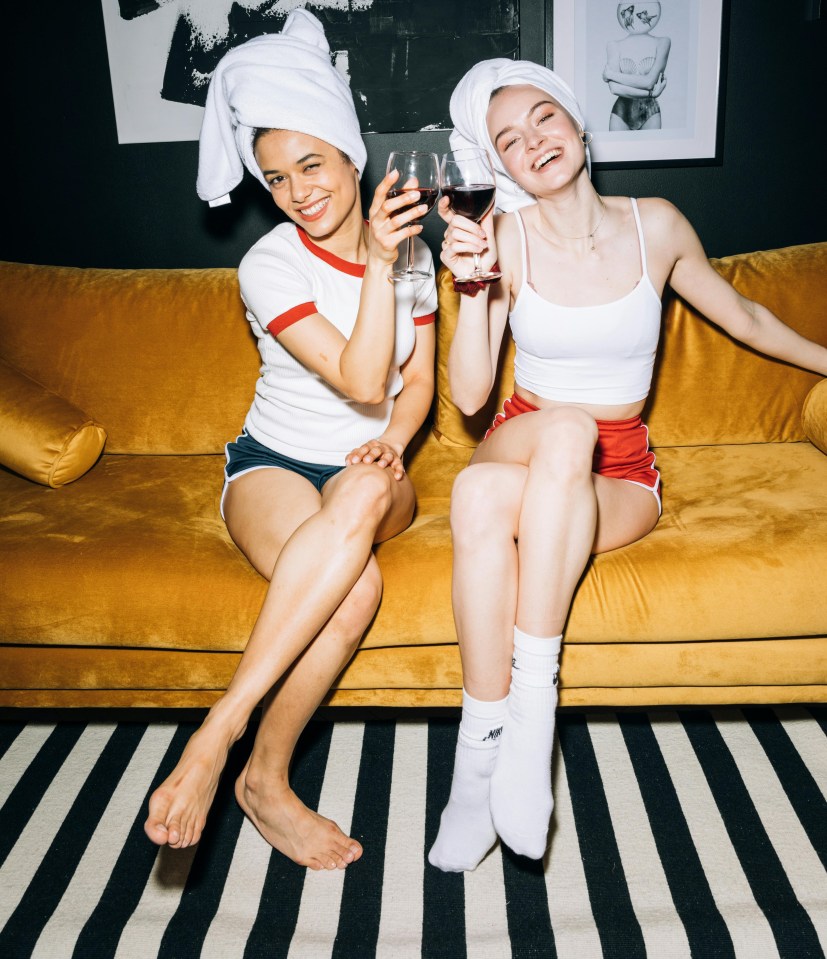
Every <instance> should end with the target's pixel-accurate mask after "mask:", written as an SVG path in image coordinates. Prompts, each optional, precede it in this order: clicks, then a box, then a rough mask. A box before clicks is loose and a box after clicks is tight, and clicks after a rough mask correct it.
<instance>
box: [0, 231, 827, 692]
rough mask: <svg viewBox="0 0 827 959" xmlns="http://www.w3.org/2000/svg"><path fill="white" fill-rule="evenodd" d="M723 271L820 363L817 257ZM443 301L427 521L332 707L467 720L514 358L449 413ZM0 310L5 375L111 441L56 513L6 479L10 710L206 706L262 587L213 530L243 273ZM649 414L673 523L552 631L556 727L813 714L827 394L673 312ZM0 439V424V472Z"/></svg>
mask: <svg viewBox="0 0 827 959" xmlns="http://www.w3.org/2000/svg"><path fill="white" fill-rule="evenodd" d="M715 266H716V268H717V269H719V270H721V272H723V273H724V275H726V276H727V277H728V278H730V279H731V280H732V281H733V282H734V283H735V284H736V286H737V287H738V288H739V289H741V291H742V292H743V293H744V294H745V295H747V296H750V297H752V298H755V299H758V300H762V301H763V302H765V303H766V304H767V305H768V306H770V307H771V308H772V309H774V310H776V311H777V312H778V313H779V315H781V316H782V318H784V319H785V320H786V321H788V322H789V323H791V325H793V326H796V327H797V328H798V329H800V330H801V331H802V332H804V333H806V334H807V335H808V336H811V337H813V338H815V339H818V340H820V341H821V342H823V343H825V342H827V323H825V318H824V312H823V303H824V301H825V294H827V286H826V284H827V244H815V245H812V246H809V247H793V248H789V249H787V250H775V251H764V252H760V253H753V254H744V255H741V256H736V257H728V258H726V259H724V260H720V261H716V262H715ZM439 287H440V294H439V295H440V309H439V319H438V353H437V379H438V396H437V399H436V401H435V405H434V419H433V421H432V422H429V423H428V424H426V426H425V427H423V429H422V430H421V431H420V434H419V435H418V436H417V437H416V438H415V439H414V441H413V442H412V443H411V445H410V447H409V449H408V451H407V452H406V466H407V470H408V473H409V475H410V477H411V480H412V482H413V484H414V486H415V488H416V491H417V503H418V505H417V512H416V516H415V518H414V521H413V523H412V524H411V526H410V527H409V529H407V530H406V531H405V532H404V533H402V534H401V535H399V536H397V537H395V538H394V539H392V540H390V541H388V542H386V543H383V544H381V545H380V546H378V547H377V548H376V556H377V560H378V563H379V567H380V569H381V571H382V576H383V580H384V593H383V598H382V603H381V606H380V608H379V610H378V612H377V615H376V617H375V619H374V621H373V623H372V624H371V626H370V628H369V630H368V631H367V633H366V635H365V637H364V639H363V641H362V644H361V647H360V649H359V651H358V652H357V654H356V656H355V657H354V659H353V661H352V662H351V663H350V665H349V666H348V667H347V668H346V669H345V670H344V671H343V673H342V675H341V676H340V678H339V680H338V681H337V683H336V684H335V686H334V689H333V690H331V693H330V695H329V697H328V702H330V703H332V704H340V705H362V706H365V705H388V706H443V705H457V704H458V703H459V697H460V689H461V668H460V661H459V655H458V649H457V645H456V635H455V630H454V624H453V616H452V610H451V559H452V554H451V536H450V525H449V505H450V495H451V486H452V483H453V481H454V478H455V477H456V475H457V473H459V471H460V470H462V469H463V467H464V466H465V465H466V464H467V463H468V460H469V459H470V457H471V454H472V453H473V450H474V447H475V445H476V443H477V442H478V440H479V438H480V437H481V436H482V433H483V432H484V430H485V429H486V428H487V426H488V425H489V422H490V419H491V418H492V416H493V414H494V412H495V411H496V409H497V407H498V406H499V405H500V404H501V402H502V400H503V399H504V398H505V397H506V396H508V395H510V393H511V391H512V388H513V387H512V382H513V380H512V375H511V364H512V357H513V344H511V343H506V344H505V347H504V349H503V356H502V360H501V374H500V377H499V380H498V384H497V388H496V390H495V391H494V392H495V393H496V396H495V397H494V398H492V401H491V403H490V404H489V407H488V408H487V409H486V410H484V411H483V412H482V413H480V414H479V415H478V416H476V417H471V418H469V417H464V416H462V414H460V413H459V411H458V410H457V408H456V407H455V406H454V405H453V403H452V402H451V400H450V395H449V391H448V386H447V374H446V361H447V352H448V347H449V345H450V339H451V335H452V331H453V329H454V327H455V323H456V314H457V306H458V296H457V295H456V294H455V293H454V292H453V289H452V287H451V284H450V280H449V278H447V277H446V276H445V274H444V273H443V274H441V276H440V278H439ZM0 288H2V291H3V296H1V297H0V353H2V356H3V358H4V359H5V361H7V363H8V364H10V365H11V367H13V368H14V374H15V375H16V376H19V375H22V376H23V377H24V378H26V380H27V381H28V382H29V383H31V381H32V380H34V381H36V382H35V383H34V384H33V385H34V387H36V391H43V390H45V391H51V392H50V393H49V392H47V395H48V396H52V395H53V394H54V393H57V394H59V396H58V397H55V399H59V400H60V402H61V403H68V404H70V405H71V406H72V407H78V408H79V409H82V410H85V411H86V413H87V414H88V417H89V418H92V419H94V420H95V421H96V422H100V423H102V424H104V425H105V427H106V432H107V436H108V439H107V444H106V450H105V452H104V454H103V456H102V457H101V458H100V459H99V461H98V462H97V464H96V465H95V466H94V468H92V469H90V470H89V471H88V472H87V473H86V474H85V475H84V476H83V479H82V481H81V482H76V483H72V484H71V485H68V486H66V487H65V488H63V489H62V490H61V491H60V493H59V494H55V493H54V492H53V491H51V490H49V489H47V488H45V487H44V486H42V485H35V484H34V483H32V482H30V481H28V480H26V479H24V478H22V477H21V476H19V475H16V473H14V472H11V471H10V469H6V470H0V547H2V548H0V705H14V706H96V705H99V706H118V707H123V706H152V705H156V706H180V707H191V706H206V705H209V704H211V703H212V702H214V701H215V699H216V698H217V697H218V696H219V695H220V692H221V691H222V690H223V689H224V688H226V684H227V682H228V681H229V679H230V677H231V676H232V673H233V671H234V669H235V667H236V665H237V663H238V659H239V657H240V655H241V652H242V651H243V649H244V645H245V643H246V641H247V638H248V636H249V633H250V630H251V628H252V626H253V623H254V622H255V619H256V617H257V615H258V611H259V609H260V606H261V602H262V600H263V597H264V594H265V591H266V585H267V584H266V582H265V581H264V580H263V579H262V578H261V577H260V576H259V575H258V574H257V573H255V572H254V570H253V569H252V568H251V567H250V565H249V563H248V562H247V561H246V559H245V558H244V557H243V556H242V554H241V553H240V552H239V550H238V549H237V548H236V547H235V545H234V544H233V542H232V540H231V539H230V537H229V535H228V533H227V531H226V528H225V527H224V524H223V522H222V520H221V518H220V515H219V512H218V504H219V499H220V495H221V489H222V484H223V466H224V461H225V460H224V455H223V446H224V443H226V442H227V441H228V440H230V439H232V438H234V437H235V436H236V435H237V433H238V432H239V430H240V428H241V425H242V423H243V419H244V415H245V413H246V410H247V408H248V406H249V403H250V401H251V398H252V395H253V390H254V385H255V379H256V375H257V367H258V353H257V351H256V349H255V344H254V343H253V340H252V337H251V335H250V333H249V330H248V324H247V323H246V320H245V319H244V315H243V306H242V304H241V301H240V298H239V295H238V288H237V282H236V277H235V273H234V271H231V270H156V271H150V270H144V271H141V270H133V271H118V270H77V269H69V268H63V267H43V266H29V265H25V264H0ZM44 342H48V343H49V345H50V351H49V352H48V353H47V352H45V351H44V350H43V348H42V344H43V343H44ZM11 367H7V368H11ZM2 382H3V381H2V379H1V378H0V395H3V393H2ZM40 384H42V386H41V385H40ZM19 395H21V396H22V395H23V394H22V393H21V394H19ZM38 395H39V393H38ZM37 409H38V401H37V400H36V399H35V398H34V397H32V400H31V406H29V404H28V403H23V404H22V405H21V404H20V403H18V405H17V407H16V408H11V409H10V411H8V410H5V409H4V411H3V412H2V413H0V424H2V423H3V422H4V420H3V417H4V416H5V417H6V418H10V419H9V422H10V424H11V430H12V432H14V430H16V429H18V426H19V424H21V423H24V422H27V421H28V419H29V418H31V417H37V416H38V415H40V414H38V412H37ZM645 415H646V418H647V420H648V422H649V426H650V435H651V438H652V442H653V445H654V446H655V452H656V455H657V465H658V468H659V469H660V470H661V475H662V478H663V501H664V511H663V516H662V518H661V520H660V522H659V524H658V526H657V527H656V529H655V530H654V531H653V532H652V533H651V534H650V535H649V536H647V537H645V538H644V539H643V540H641V541H640V542H638V543H633V544H631V545H630V546H627V547H624V548H623V549H619V550H615V551H614V552H612V553H607V554H604V555H601V556H599V557H596V558H595V559H594V560H593V561H592V562H591V563H590V564H589V567H588V569H587V570H586V572H585V574H584V576H583V579H582V581H581V583H580V585H579V587H578V590H577V592H576V594H575V598H574V602H573V606H572V610H571V615H570V617H569V621H568V623H567V627H566V633H565V647H564V654H563V657H562V666H561V674H560V684H561V685H560V702H561V704H563V705H581V706H599V705H616V706H617V705H629V706H648V705H653V704H658V703H664V704H672V705H687V704H693V703H725V702H743V703H749V702H807V701H818V700H823V699H825V697H826V696H827V572H825V571H827V455H825V453H824V449H825V445H827V444H825V433H826V432H827V388H825V384H824V382H823V381H821V380H820V379H819V377H817V376H815V375H813V374H810V373H808V372H805V371H802V370H798V369H795V368H793V367H790V366H789V365H787V364H784V363H778V362H775V361H773V360H768V359H766V358H763V357H760V356H757V355H755V354H753V353H752V352H750V351H749V350H746V349H744V348H743V347H741V346H739V345H738V344H735V343H733V342H732V341H731V340H730V339H729V338H728V337H727V336H726V335H724V334H723V333H721V332H720V331H719V330H717V329H716V328H714V327H713V326H712V325H711V324H709V323H708V322H707V321H706V320H704V319H703V318H702V317H698V316H696V315H694V314H693V313H692V311H691V310H690V309H689V308H688V307H687V306H686V304H684V303H682V302H680V301H679V300H677V299H676V298H675V297H673V296H671V295H667V297H666V298H665V303H664V328H663V342H662V347H661V355H660V358H659V361H658V364H657V368H656V382H655V389H654V391H653V394H652V396H651V398H650V401H649V403H648V406H647V411H646V414H645ZM18 432H19V430H18ZM23 433H25V434H26V435H28V432H27V431H25V430H24V431H23ZM7 435H9V434H8V428H7V427H5V426H3V428H2V429H0V449H2V447H3V443H4V442H5V441H4V439H3V437H4V436H7ZM21 435H22V434H21ZM6 445H7V446H8V445H9V444H8V443H7V442H6ZM12 445H14V444H12ZM0 459H2V455H0ZM3 462H6V461H5V460H3ZM6 465H7V466H10V465H11V464H9V463H6ZM11 468H12V469H14V468H15V467H13V466H12V467H11Z"/></svg>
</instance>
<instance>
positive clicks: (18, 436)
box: [0, 359, 106, 488]
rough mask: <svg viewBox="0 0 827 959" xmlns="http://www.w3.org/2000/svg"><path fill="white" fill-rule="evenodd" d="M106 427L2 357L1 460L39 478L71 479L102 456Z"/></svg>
mask: <svg viewBox="0 0 827 959" xmlns="http://www.w3.org/2000/svg"><path fill="white" fill-rule="evenodd" d="M105 441H106V432H105V431H104V428H103V427H102V426H101V425H100V424H99V423H95V422H94V420H92V419H90V418H89V417H88V416H87V415H86V414H85V413H84V412H83V411H82V410H79V409H78V408H77V407H76V406H75V405H74V404H72V403H70V402H68V400H65V399H63V397H61V396H58V395H57V393H53V392H52V391H51V390H47V389H46V388H45V387H44V386H41V385H40V384H39V383H37V382H35V381H34V380H33V379H31V378H30V377H28V376H26V374H25V373H21V372H20V370H17V369H15V368H14V367H13V366H11V365H10V364H8V363H6V361H5V360H3V359H0V463H1V464H2V465H3V466H6V467H8V468H9V469H12V470H14V471H15V472H17V473H20V475H21V476H25V477H26V478H27V479H30V480H34V482H35V483H42V484H43V485H44V486H51V487H52V488H57V487H58V486H63V485H65V484H66V483H71V482H72V481H73V480H76V479H78V478H79V477H80V476H83V474H84V473H85V472H86V471H87V470H89V469H90V468H91V467H92V466H93V465H94V464H95V463H96V462H97V460H98V457H99V456H100V454H101V450H102V449H103V445H104V443H105Z"/></svg>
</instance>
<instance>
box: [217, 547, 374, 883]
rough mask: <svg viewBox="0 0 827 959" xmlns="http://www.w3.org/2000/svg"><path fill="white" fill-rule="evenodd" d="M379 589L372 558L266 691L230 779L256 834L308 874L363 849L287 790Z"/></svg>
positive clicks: (353, 856)
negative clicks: (309, 730)
mask: <svg viewBox="0 0 827 959" xmlns="http://www.w3.org/2000/svg"><path fill="white" fill-rule="evenodd" d="M381 592H382V578H381V575H380V573H379V567H378V565H377V563H376V560H375V559H374V558H373V557H371V558H370V559H369V560H368V565H367V566H366V567H365V571H364V573H363V574H362V576H361V577H360V578H359V580H358V581H357V583H356V585H355V586H354V587H353V589H352V590H351V591H350V593H349V594H348V596H347V597H346V598H345V600H344V601H343V602H342V604H341V606H340V607H339V608H338V609H337V610H336V612H335V613H334V615H333V617H331V619H330V621H329V622H328V624H327V625H326V626H325V628H324V629H323V630H322V631H321V633H320V634H319V635H318V636H317V637H316V639H315V640H314V641H313V643H312V644H311V645H310V646H309V647H308V648H307V649H306V650H305V652H304V653H302V655H301V656H300V657H299V659H298V660H297V661H296V663H295V664H294V665H293V666H292V667H291V669H290V670H288V672H287V674H286V675H285V677H284V678H283V679H282V680H281V682H280V683H279V684H278V686H277V687H276V689H274V690H273V691H272V692H271V693H270V694H268V696H267V699H266V701H265V705H264V709H263V712H262V718H261V724H260V725H259V730H258V733H257V735H256V740H255V745H254V746H253V751H252V754H251V756H250V759H249V761H248V762H247V765H246V766H245V768H244V770H243V772H242V773H241V775H240V776H239V778H238V780H237V782H236V798H237V800H238V803H239V805H240V806H241V808H242V809H243V810H244V812H245V813H246V815H247V816H248V817H249V819H250V820H251V822H252V823H253V824H254V825H255V827H256V828H257V829H258V830H259V832H260V833H261V834H262V836H264V838H265V839H266V840H267V841H268V842H269V843H270V845H271V846H273V847H274V848H276V849H278V850H279V851H280V852H282V853H284V854H285V855H286V856H288V857H289V858H290V859H292V860H293V861H294V862H297V863H299V864H300V865H303V866H309V867H310V868H312V869H322V868H324V869H332V868H334V867H338V868H344V867H345V866H347V865H348V864H349V863H351V862H354V861H355V860H356V859H358V858H359V857H360V856H361V854H362V847H361V845H360V844H359V843H358V842H357V841H356V840H354V839H351V838H349V837H348V836H346V835H345V834H344V833H343V832H342V831H341V829H340V828H339V827H338V826H337V825H336V823H334V822H331V820H329V819H326V818H324V817H323V816H320V815H319V814H318V813H316V812H313V811H312V810H310V809H308V808H307V807H306V806H305V805H304V803H303V802H302V801H301V800H300V799H299V797H298V796H297V795H296V794H295V793H294V792H293V790H292V789H291V788H290V785H289V780H288V771H289V766H290V761H291V759H292V756H293V751H294V749H295V746H296V741H297V739H298V737H299V734H300V733H301V731H302V730H303V729H304V727H305V725H306V724H307V722H308V720H309V719H310V717H311V716H312V715H313V712H314V711H315V709H316V708H317V707H318V705H319V703H321V701H322V699H323V698H324V696H325V695H326V694H327V692H328V690H329V689H330V687H331V685H332V684H333V681H334V680H335V679H336V677H337V676H338V675H339V673H340V672H341V671H342V669H343V668H344V667H345V666H346V665H347V663H348V662H349V660H350V658H351V656H352V655H353V653H354V651H355V649H356V647H357V646H358V644H359V640H360V639H361V637H362V634H363V633H364V631H365V629H366V628H367V626H368V624H369V622H370V620H371V618H372V617H373V614H374V612H375V611H376V608H377V607H378V605H379V599H380V597H381Z"/></svg>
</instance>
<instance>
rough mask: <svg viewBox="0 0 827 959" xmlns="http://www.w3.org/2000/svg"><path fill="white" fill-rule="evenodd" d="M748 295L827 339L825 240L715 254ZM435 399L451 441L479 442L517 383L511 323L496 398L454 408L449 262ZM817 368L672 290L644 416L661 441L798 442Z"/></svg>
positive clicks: (438, 419) (440, 426) (439, 425)
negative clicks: (476, 407) (755, 344)
mask: <svg viewBox="0 0 827 959" xmlns="http://www.w3.org/2000/svg"><path fill="white" fill-rule="evenodd" d="M711 262H712V265H713V266H714V267H715V269H716V270H717V271H718V272H719V273H721V274H722V275H723V276H724V277H725V278H726V279H727V280H729V281H730V282H731V283H732V284H733V286H734V287H735V288H736V289H737V290H738V291H739V292H740V293H742V294H744V295H745V296H747V297H750V298H751V299H754V300H757V301H758V302H759V303H763V304H764V305H765V306H767V307H768V308H769V309H771V310H773V312H775V313H776V314H777V315H778V316H779V317H781V319H782V320H784V322H786V323H788V324H789V325H790V326H792V327H793V328H794V329H796V330H798V331H799V332H800V333H803V334H804V335H805V336H807V337H810V338H812V339H816V340H818V341H819V342H822V343H824V345H827V342H825V338H826V337H827V329H826V328H825V326H824V322H823V314H822V312H821V310H820V309H819V306H820V304H823V303H824V302H825V300H827V243H812V244H808V245H804V246H793V247H787V248H785V249H782V250H769V251H761V252H758V253H745V254H741V255H738V256H730V257H726V258H724V259H720V260H712V261H711ZM438 289H439V325H438V327H437V335H438V347H437V403H436V416H435V428H436V430H437V432H438V434H439V436H440V438H441V440H442V442H443V443H444V444H446V445H450V446H456V445H461V446H476V444H477V443H478V442H479V441H480V439H481V438H482V435H483V433H484V432H485V430H486V429H487V428H488V426H489V425H490V423H491V419H492V418H493V416H494V414H495V412H496V411H497V410H499V409H500V408H501V407H502V403H503V400H504V399H505V398H506V397H507V396H510V395H511V393H512V392H513V389H514V377H513V365H514V343H513V341H512V340H511V336H510V333H509V332H508V330H506V334H505V342H504V345H503V349H502V351H501V355H500V369H499V374H498V376H497V379H496V382H495V384H494V388H493V389H492V392H491V397H490V399H489V401H488V402H487V403H486V405H485V406H484V407H483V408H482V410H480V411H479V412H478V413H477V414H475V415H474V416H471V417H468V416H464V415H463V414H462V413H461V412H460V411H459V409H458V408H457V407H456V406H454V404H453V402H452V400H451V395H450V389H449V385H448V372H447V364H448V349H449V347H450V344H451V340H452V338H453V335H454V330H455V328H456V321H457V314H458V311H459V295H458V294H456V293H454V290H453V286H452V283H451V276H450V273H448V271H447V270H445V269H444V268H443V269H441V270H440V273H439V278H438ZM818 379H819V377H818V376H817V374H815V373H810V372H808V371H806V370H799V369H795V368H791V367H789V366H787V365H786V364H784V363H780V362H778V361H775V360H771V359H768V358H767V357H764V356H761V355H760V354H758V353H755V352H754V351H752V350H750V349H748V348H747V347H745V346H743V345H741V344H740V343H737V342H735V341H734V340H732V339H730V337H729V336H727V335H726V334H725V333H723V332H722V331H721V330H720V329H718V328H717V327H715V326H713V325H712V324H711V323H710V322H709V321H707V320H706V319H704V318H703V317H702V316H701V315H700V314H698V313H696V312H695V311H694V310H693V309H691V308H690V307H689V306H688V305H687V304H686V303H685V302H683V301H682V300H680V299H679V298H677V297H675V296H674V294H672V293H671V292H669V291H668V289H667V291H666V293H665V295H664V333H663V337H662V343H661V348H660V351H659V355H658V359H657V362H656V364H655V373H654V379H653V383H652V391H651V393H650V395H649V399H648V401H647V405H646V410H645V411H644V419H645V420H646V421H647V424H648V426H649V436H650V439H651V441H652V443H653V444H654V445H655V446H704V445H709V444H713V443H762V442H774V441H787V442H799V441H801V440H803V439H805V438H806V437H805V434H804V431H803V429H802V425H801V407H802V405H803V402H804V398H805V397H806V395H807V393H808V391H809V390H810V389H811V388H812V387H813V385H814V384H815V383H816V382H817V381H818Z"/></svg>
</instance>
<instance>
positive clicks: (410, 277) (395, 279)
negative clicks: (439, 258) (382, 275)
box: [388, 270, 433, 283]
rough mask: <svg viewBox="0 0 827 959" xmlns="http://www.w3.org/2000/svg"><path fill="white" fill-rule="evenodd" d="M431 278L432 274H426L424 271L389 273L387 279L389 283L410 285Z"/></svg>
mask: <svg viewBox="0 0 827 959" xmlns="http://www.w3.org/2000/svg"><path fill="white" fill-rule="evenodd" d="M431 276H433V274H432V273H426V272H425V271H424V270H397V271H396V272H395V273H391V274H390V276H389V277H388V279H389V280H390V281H391V283H405V282H408V283H412V282H418V281H419V280H427V279H428V278H429V277H431Z"/></svg>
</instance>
